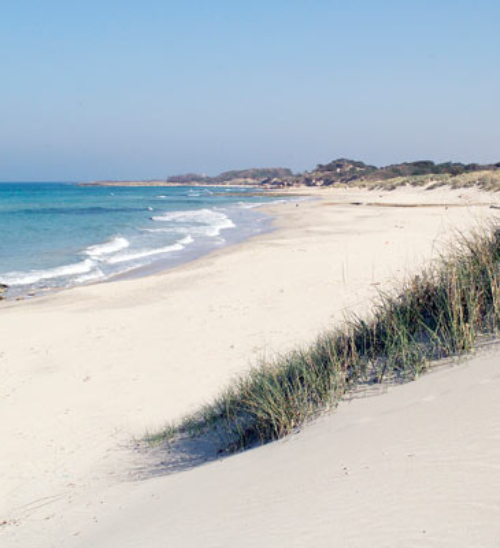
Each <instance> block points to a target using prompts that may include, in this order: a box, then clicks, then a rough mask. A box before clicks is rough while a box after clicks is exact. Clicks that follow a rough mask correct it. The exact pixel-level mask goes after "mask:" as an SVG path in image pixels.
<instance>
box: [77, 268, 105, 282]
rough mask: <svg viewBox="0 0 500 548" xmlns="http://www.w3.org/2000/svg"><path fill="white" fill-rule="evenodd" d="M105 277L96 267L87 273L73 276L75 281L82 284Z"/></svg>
mask: <svg viewBox="0 0 500 548" xmlns="http://www.w3.org/2000/svg"><path fill="white" fill-rule="evenodd" d="M105 277H106V274H104V272H103V271H102V270H101V269H100V268H96V269H95V270H92V271H90V272H89V273H88V274H83V275H82V276H78V277H77V278H75V283H77V284H84V283H87V282H95V281H97V280H102V279H103V278H105Z"/></svg>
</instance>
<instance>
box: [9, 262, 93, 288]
mask: <svg viewBox="0 0 500 548" xmlns="http://www.w3.org/2000/svg"><path fill="white" fill-rule="evenodd" d="M94 267H95V262H94V261H93V260H91V259H85V260H84V261H81V262H79V263H73V264H68V265H64V266H58V267H56V268H48V269H47V270H31V271H29V272H9V273H7V274H5V275H4V276H2V277H0V283H4V284H6V285H9V286H17V285H32V284H36V283H38V282H41V281H43V280H52V279H54V278H63V277H68V276H75V275H77V274H86V273H88V272H90V271H91V270H92V269H93V268H94Z"/></svg>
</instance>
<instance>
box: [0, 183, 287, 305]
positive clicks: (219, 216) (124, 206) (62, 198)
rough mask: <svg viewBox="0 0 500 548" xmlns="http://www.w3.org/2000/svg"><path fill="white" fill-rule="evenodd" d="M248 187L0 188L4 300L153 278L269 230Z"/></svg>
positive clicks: (27, 185) (18, 185)
mask: <svg viewBox="0 0 500 548" xmlns="http://www.w3.org/2000/svg"><path fill="white" fill-rule="evenodd" d="M251 193H252V190H251V189H246V188H213V187H212V188H208V187H175V188H172V187H141V188H131V187H81V186H77V185H74V184H61V183H16V184H11V183H2V184H0V235H1V236H0V282H1V283H4V284H7V285H8V286H9V290H8V293H7V296H16V295H19V294H27V293H30V292H32V291H35V292H40V291H42V290H47V289H54V288H60V287H68V286H72V285H79V284H85V283H90V282H95V281H99V280H105V279H107V278H109V277H110V276H115V275H118V274H123V273H127V272H133V273H140V272H151V271H152V270H154V269H156V270H159V269H163V268H167V267H168V266H171V265H174V264H179V263H181V262H185V261H187V260H190V259H192V258H194V257H197V256H200V255H202V254H204V253H207V252H209V251H211V250H213V249H216V248H218V247H221V246H223V245H227V244H228V243H234V242H236V241H241V240H243V239H245V238H247V237H249V236H252V235H256V234H259V233H262V232H264V231H266V230H269V228H270V222H269V221H270V220H269V217H268V216H266V215H265V214H263V213H262V212H261V211H259V210H258V209H255V208H256V206H257V205H259V204H262V203H266V202H273V201H276V198H274V197H272V196H269V197H266V196H265V197H262V196H259V197H255V196H251V195H250V194H251Z"/></svg>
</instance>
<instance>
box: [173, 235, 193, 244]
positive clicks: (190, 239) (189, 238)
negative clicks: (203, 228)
mask: <svg viewBox="0 0 500 548" xmlns="http://www.w3.org/2000/svg"><path fill="white" fill-rule="evenodd" d="M193 242H194V239H193V237H192V236H191V234H188V235H187V236H186V237H185V238H182V239H181V240H179V241H178V242H177V243H178V244H182V245H189V244H192V243H193Z"/></svg>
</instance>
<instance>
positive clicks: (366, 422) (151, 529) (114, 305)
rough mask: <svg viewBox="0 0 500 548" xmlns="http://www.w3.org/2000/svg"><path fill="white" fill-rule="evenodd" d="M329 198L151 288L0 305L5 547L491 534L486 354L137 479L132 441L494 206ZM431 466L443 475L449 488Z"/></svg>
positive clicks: (344, 195) (97, 288)
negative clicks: (293, 429)
mask: <svg viewBox="0 0 500 548" xmlns="http://www.w3.org/2000/svg"><path fill="white" fill-rule="evenodd" d="M321 196H322V198H323V199H322V200H321V201H319V200H318V201H308V202H300V203H299V205H298V207H296V204H295V202H293V203H291V204H287V205H282V206H276V207H275V208H274V209H275V211H274V213H276V214H277V215H279V218H278V220H277V222H276V225H277V227H278V229H279V230H277V231H275V232H273V233H270V234H267V235H265V236H262V237H259V238H255V239H253V240H252V241H249V242H246V243H244V244H242V245H239V246H235V247H233V248H229V249H226V250H223V251H220V252H217V253H214V254H212V255H210V256H208V257H205V258H203V259H201V260H199V261H196V262H193V263H191V264H188V265H185V266H183V267H180V268H176V269H174V270H172V271H169V272H166V273H163V274H161V275H156V276H151V277H148V278H142V279H137V280H128V281H120V282H114V283H108V284H100V285H94V286H88V287H83V288H78V289H73V290H69V291H65V292H62V293H59V294H57V295H52V296H48V297H44V298H39V299H36V300H33V301H31V302H21V303H13V304H3V305H2V308H1V309H0V332H1V333H2V339H1V347H0V368H1V375H0V398H1V399H0V406H1V416H2V418H3V420H2V421H1V423H0V435H1V439H2V440H3V442H2V445H1V448H0V497H1V498H0V520H2V521H4V523H3V525H2V526H1V527H0V544H1V545H2V547H3V546H6V547H10V546H23V547H24V546H30V547H38V546H40V547H42V546H43V547H45V546H57V547H59V546H73V545H74V544H75V543H76V544H77V545H80V546H138V547H139V546H141V547H143V546H144V547H147V546H151V547H153V546H200V545H204V546H235V545H238V546H245V545H246V546H250V545H256V544H258V543H259V542H260V543H261V544H262V545H268V546H304V545H308V544H309V543H313V544H315V545H325V546H326V545H331V543H333V539H336V540H339V539H341V540H344V541H345V542H344V543H343V544H341V545H344V546H350V545H351V546H358V545H359V546H365V545H366V546H372V545H378V546H384V545H387V546H393V545H394V546H396V545H397V546H403V545H406V546H413V545H422V544H421V543H422V542H423V541H422V538H425V539H427V540H426V542H427V544H426V545H429V546H438V545H447V543H446V542H445V537H443V535H451V534H452V532H453V535H455V536H452V537H450V538H452V539H456V542H453V543H452V545H455V546H456V545H460V542H462V541H464V543H462V545H463V546H473V545H477V546H490V545H491V546H493V545H494V544H492V543H491V542H492V539H493V538H495V537H494V535H495V534H497V540H500V537H498V528H497V529H495V527H496V523H498V522H500V519H498V518H499V517H500V515H499V514H498V512H499V506H498V505H499V504H500V499H498V497H497V498H496V499H495V496H496V495H495V494H492V491H491V489H493V488H494V487H495V489H496V492H497V493H498V492H500V490H499V489H498V488H497V487H496V486H498V478H499V475H500V472H499V469H498V464H497V463H498V462H499V461H498V456H499V455H498V448H499V445H500V437H499V436H500V433H499V431H498V428H497V430H495V424H494V423H493V422H488V420H487V419H488V417H489V420H490V421H493V420H494V419H495V413H496V419H497V420H496V424H497V425H498V422H499V421H498V418H499V417H498V404H497V403H496V402H495V401H493V400H495V398H494V395H495V390H496V396H497V397H496V400H498V399H499V398H498V377H496V379H495V371H494V368H495V362H494V360H493V361H491V360H490V361H489V362H486V363H481V364H479V365H478V366H477V368H478V369H477V370H478V371H484V375H483V373H478V374H477V376H476V375H475V374H474V373H470V372H471V371H475V369H473V366H474V367H476V366H475V365H474V364H471V365H470V366H468V367H467V368H464V369H455V370H452V371H446V372H440V373H437V374H434V375H431V376H429V377H427V378H425V379H423V380H422V381H419V382H418V383H413V384H411V385H408V386H405V387H400V388H397V389H394V390H391V392H390V393H389V394H388V395H384V396H380V397H376V398H372V399H368V400H363V401H356V402H354V403H351V404H346V405H343V406H341V409H339V412H338V413H336V414H335V415H334V416H332V417H329V418H327V419H323V420H322V421H319V422H318V423H316V424H315V425H313V426H311V427H310V428H308V429H306V430H305V431H304V432H303V433H302V434H300V435H299V436H294V437H292V438H290V439H289V440H286V441H284V442H281V443H278V444H273V445H271V446H268V447H265V448H261V449H258V450H253V451H250V452H248V453H245V454H243V455H239V456H237V457H234V458H231V459H226V460H224V461H223V462H215V463H212V464H210V465H206V466H204V467H200V468H197V469H195V470H191V471H189V472H185V473H182V474H177V475H172V476H168V477H162V478H158V477H155V478H153V479H149V480H147V481H134V480H136V479H137V478H142V477H144V476H147V475H148V474H147V471H148V466H151V467H152V468H151V470H154V469H155V468H154V467H155V463H154V462H153V461H154V459H152V458H151V457H150V458H149V459H148V458H146V457H144V456H143V455H141V454H137V452H134V451H133V450H132V444H131V439H132V438H133V436H141V435H142V434H143V433H144V432H145V430H146V429H148V428H156V427H158V426H161V425H162V424H163V423H164V421H166V420H170V419H174V418H176V417H179V416H181V415H182V414H184V413H186V412H189V411H190V410H192V409H194V408H195V407H196V406H197V405H199V404H200V403H203V402H204V401H207V399H209V398H210V397H212V396H213V395H214V394H216V393H217V392H218V391H219V390H220V388H221V387H222V386H223V385H224V384H225V383H227V382H229V380H230V379H231V378H232V377H233V376H234V375H236V374H239V373H241V372H243V371H245V370H246V369H247V368H248V367H249V365H250V364H251V363H252V362H253V361H255V360H256V359H258V358H262V357H263V356H269V355H272V354H273V353H275V352H281V351H286V350H287V349H289V348H291V347H293V346H296V345H298V344H305V343H307V342H308V341H310V340H312V339H313V338H314V337H315V336H316V335H317V334H318V333H319V332H320V331H321V330H323V329H325V328H327V327H329V326H331V325H332V324H335V323H336V322H338V321H340V320H341V318H342V316H343V314H344V313H345V312H346V311H363V310H366V307H367V304H368V303H369V299H370V298H371V297H373V296H374V295H375V294H376V291H377V290H378V289H379V288H383V287H389V286H390V284H391V283H392V282H393V281H394V280H395V279H397V278H400V277H401V276H402V275H403V274H404V273H405V272H409V271H412V270H414V269H415V268H418V266H419V265H420V264H421V263H422V262H425V261H427V260H428V259H429V258H430V257H431V256H432V255H433V254H435V253H436V252H437V251H438V250H439V249H441V248H442V247H443V245H444V244H445V243H446V241H447V240H448V239H449V238H450V237H451V236H452V233H453V230H456V229H461V230H467V229H469V228H470V227H471V226H473V225H475V224H476V223H478V222H479V221H480V220H481V219H485V218H490V217H492V216H498V211H496V210H494V209H491V208H490V207H489V206H490V204H492V203H496V204H499V203H500V198H499V197H497V196H496V195H490V194H487V193H482V192H479V191H477V190H461V191H448V190H436V191H432V192H425V191H422V190H419V191H415V190H413V189H411V190H410V189H403V190H398V191H395V192H392V193H379V192H377V191H371V192H369V191H322V192H321ZM355 202H356V203H360V204H361V205H351V204H352V203H355ZM374 203H375V204H393V205H394V204H396V205H402V204H403V205H404V204H418V205H427V206H429V207H411V208H410V207H374V206H373V204H374ZM363 204H365V205H363ZM370 204H371V205H370ZM436 204H437V205H439V204H447V206H444V205H443V206H436ZM474 204H481V205H474ZM455 205H460V206H461V207H452V206H455ZM430 206H432V207H430ZM467 375H468V376H467ZM481 375H483V376H482V377H481V379H483V380H486V379H490V380H491V382H483V383H482V384H481V383H480V382H479V380H480V376H481ZM462 376H464V379H463V380H460V379H462ZM446 379H448V380H446ZM476 381H477V382H476ZM440 383H441V384H440ZM460 383H462V384H460ZM468 383H469V384H468ZM474 383H475V384H474ZM469 385H470V386H469ZM472 385H473V386H474V387H475V388H474V389H472V388H471V387H472ZM461 386H463V390H460V389H459V388H460V387H461ZM469 388H470V390H469ZM457 390H458V391H457ZM490 392H491V394H490ZM469 393H470V394H473V393H475V394H476V395H477V400H478V401H480V402H481V404H482V405H481V406H478V405H474V401H476V400H473V399H470V398H469V396H467V394H469ZM429 394H430V396H429V397H434V399H433V400H432V401H431V400H429V401H428V402H427V400H425V398H427V396H428V395H429ZM470 394H469V395H470ZM466 396H467V397H466ZM412 398H413V400H412ZM467 398H469V399H467ZM411 401H413V402H414V404H410V403H409V402H411ZM462 401H463V402H464V405H463V408H462V406H461V404H460V405H459V402H462ZM467 402H468V403H467ZM465 403H467V405H468V406H469V407H467V405H465ZM483 404H484V405H483ZM495 405H496V407H495ZM412 409H413V410H414V414H412V413H413V412H412ZM466 410H468V411H467V415H468V416H469V419H467V421H468V422H467V421H465V418H466V417H465V412H466ZM474 410H476V413H474V412H473V411H474ZM495 410H496V411H495ZM454 413H455V415H454ZM435 417H439V418H440V420H441V419H442V420H443V421H444V422H442V423H440V422H439V421H435V420H434V418H435ZM453 417H456V419H455V418H453ZM464 421H465V423H464ZM429 423H430V424H429ZM462 424H464V430H463V431H462V430H461V429H460V427H461V425H462ZM439 425H441V426H439ZM424 426H429V428H424ZM430 427H432V428H430ZM473 432H477V435H476V437H473V436H472V433H473ZM427 434H429V436H430V437H429V438H427V437H426V435H427ZM462 434H463V435H462ZM471 436H472V437H471ZM472 438H473V439H474V440H475V443H479V441H481V443H482V445H481V444H479V445H477V448H476V446H475V445H473V444H472V443H471V442H470V440H471V439H472ZM450 444H451V445H450ZM427 445H429V451H428V452H426V451H427V450H426V449H425V447H426V446H427ZM340 448H342V449H340ZM451 448H452V449H453V451H451ZM365 451H366V458H365V457H364V456H363V455H364V452H365ZM377 451H378V452H377ZM391 451H392V453H391ZM495 451H496V455H495ZM385 453H387V454H388V455H389V457H390V458H387V459H386V458H384V454H385ZM406 453H407V454H410V453H415V455H420V457H421V458H420V460H419V459H418V458H416V457H415V458H414V457H407V456H406ZM391 455H392V457H391ZM481 455H483V456H481ZM454 456H455V457H456V458H455V457H454ZM155 458H156V457H155ZM454 458H455V460H454ZM495 459H496V461H495ZM413 463H421V465H422V466H421V467H419V466H416V465H414V464H413ZM474 463H477V465H476V464H474ZM343 466H346V467H347V469H346V470H344V469H343ZM364 466H368V467H369V468H364ZM351 468H352V470H356V472H355V473H354V472H353V473H352V474H351V472H350V470H351ZM433 468H436V470H437V471H436V470H434V471H433V475H430V476H429V474H430V472H431V471H432V470H433ZM450 470H452V471H451V472H450ZM412 471H414V475H411V474H410V472H412ZM439 471H441V472H442V474H444V473H445V472H446V474H448V473H449V476H446V477H447V478H448V479H446V481H444V480H443V483H442V484H441V483H439V477H437V476H438V475H439V474H438V472H439ZM486 471H488V472H486ZM488 474H489V475H488ZM428 476H429V478H430V486H431V487H432V486H435V489H433V488H429V487H426V484H425V482H424V479H426V478H427V477H428ZM459 477H462V478H463V482H464V484H467V487H465V486H462V487H459V486H457V484H456V482H455V483H454V482H453V481H452V479H453V478H459ZM351 480H352V481H351ZM406 481H408V485H406V483H405V482H406ZM336 482H339V485H337V483H336ZM349 482H351V483H349ZM482 482H485V483H486V484H487V485H486V486H485V488H484V496H483V488H482ZM495 482H496V483H495ZM469 486H471V487H470V490H468V489H469ZM365 489H366V492H365ZM431 493H435V496H436V502H435V504H434V503H433V502H432V500H431V499H430V497H431ZM469 493H473V494H474V496H475V497H476V498H474V499H473V500H474V503H473V505H472V504H469V505H468V506H467V504H466V502H467V501H466V499H467V498H468V497H469ZM365 495H366V496H365ZM455 495H456V497H455ZM370 497H371V498H370ZM453 497H455V498H453ZM448 500H450V501H452V502H450V503H449V504H447V501H448ZM495 501H496V502H495ZM495 505H496V506H495ZM358 507H359V508H363V510H362V511H360V512H358ZM405 508H406V513H404V516H405V517H404V518H403V512H404V509H405ZM409 509H414V517H415V522H413V521H412V520H413V517H412V515H411V514H412V513H411V512H410V511H409ZM271 510H272V511H271ZM391 515H394V516H395V518H394V519H393V520H392V521H390V520H389V518H390V516H391ZM468 515H470V516H473V521H469V522H467V520H466V516H468ZM440 516H442V517H440ZM493 517H495V518H496V519H495V520H493ZM471 519H472V518H471ZM474 520H475V521H474ZM410 522H411V523H410ZM424 522H425V523H424ZM441 522H442V523H441ZM445 522H446V523H445ZM439 523H441V525H442V526H440V527H438V525H439ZM468 523H469V526H468V525H467V524H468ZM483 523H484V527H479V526H480V525H483ZM356 524H357V525H356ZM410 524H414V527H413V526H412V527H413V528H412V527H410ZM445 525H446V527H447V529H445V528H444V527H445ZM391 526H392V527H393V529H392V531H388V527H391ZM467 527H469V529H468V531H470V535H469V536H465V533H464V532H463V530H464V529H466V528H467ZM426 528H428V531H429V535H428V536H427V537H425V536H424V535H427V533H422V530H423V529H426ZM426 531H427V529H426ZM460 531H462V534H459V532H460ZM474 532H475V533H474ZM473 533H474V534H476V533H477V535H478V536H476V537H474V536H471V535H472V534H473ZM481 534H483V536H481ZM119 535H123V536H119ZM287 535H288V536H287ZM370 535H375V536H374V537H373V538H375V539H380V542H378V543H372V544H370V542H369V540H370ZM376 535H379V536H378V537H377V536H376ZM419 535H421V536H419ZM398 538H400V539H401V543H392V542H393V541H394V540H395V539H396V540H397V539H398ZM266 539H269V541H267V540H266ZM464 539H465V540H467V541H468V543H465V540H464ZM472 541H474V542H476V544H474V542H472ZM363 542H365V544H363ZM349 543H350V544H349ZM405 543H406V544H405ZM309 545H310V544H309Z"/></svg>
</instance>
